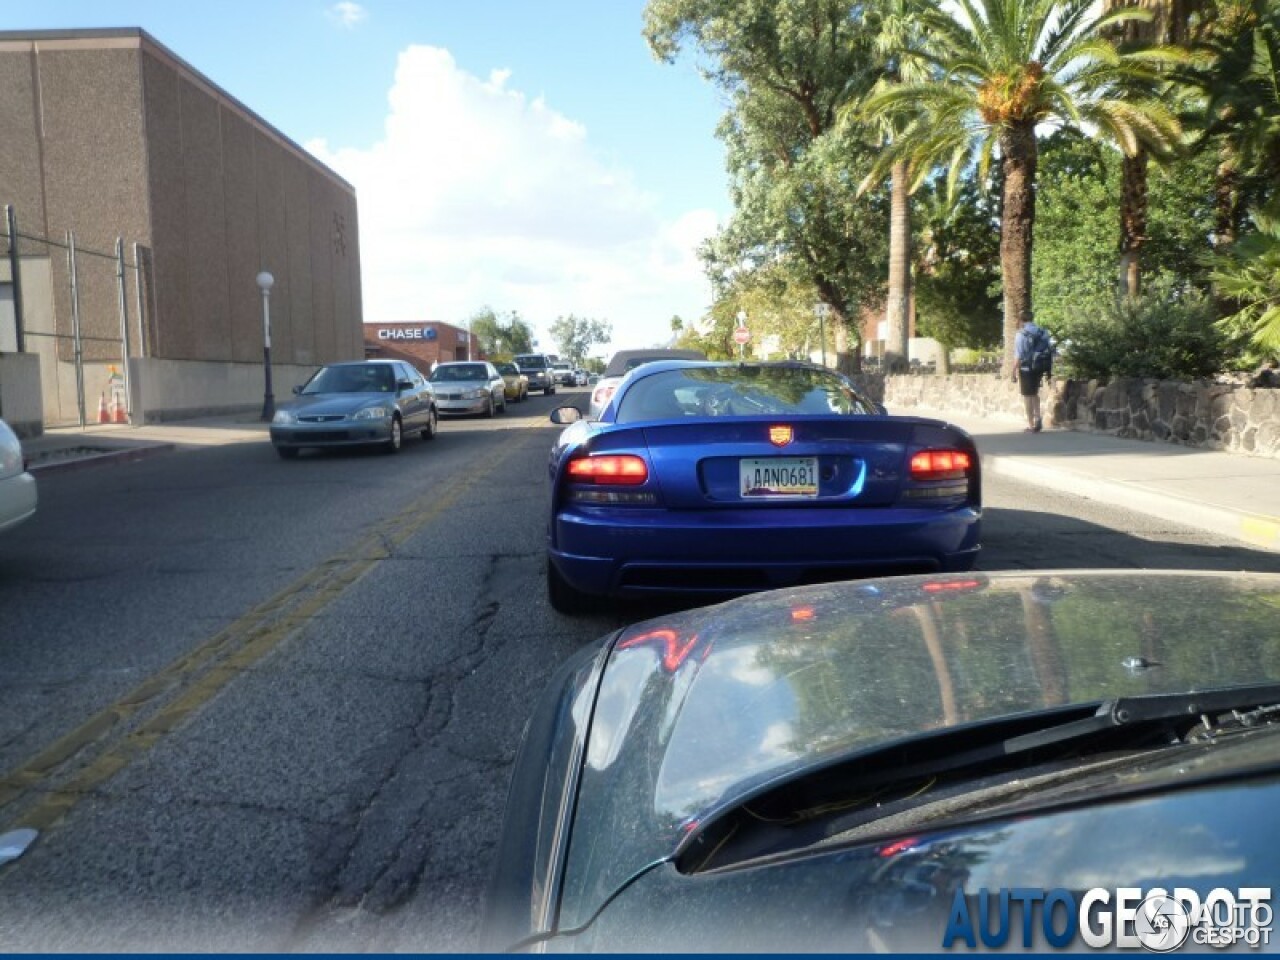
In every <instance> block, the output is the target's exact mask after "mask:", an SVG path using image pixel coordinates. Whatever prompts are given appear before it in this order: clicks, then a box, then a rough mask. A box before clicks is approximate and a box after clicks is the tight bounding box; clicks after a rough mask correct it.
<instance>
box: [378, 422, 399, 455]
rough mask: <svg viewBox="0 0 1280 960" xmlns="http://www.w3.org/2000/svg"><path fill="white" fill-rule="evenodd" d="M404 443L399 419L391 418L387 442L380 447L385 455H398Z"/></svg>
mask: <svg viewBox="0 0 1280 960" xmlns="http://www.w3.org/2000/svg"><path fill="white" fill-rule="evenodd" d="M403 443H404V427H403V426H401V425H400V418H399V417H392V418H391V436H390V437H388V438H387V442H386V443H384V444H383V445H382V449H383V450H384V451H385V452H386V453H399V452H400V447H401V445H402V444H403Z"/></svg>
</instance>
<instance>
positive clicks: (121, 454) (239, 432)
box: [22, 414, 267, 476]
mask: <svg viewBox="0 0 1280 960" xmlns="http://www.w3.org/2000/svg"><path fill="white" fill-rule="evenodd" d="M266 439H267V425H266V424H265V423H262V422H261V421H260V420H259V419H258V418H257V417H256V416H255V415H252V414H242V415H240V416H238V417H207V418H202V419H199V420H183V421H179V422H174V423H164V424H151V425H148V426H144V427H131V426H129V425H128V424H125V423H91V424H88V425H87V426H85V427H84V428H83V429H81V428H80V427H53V428H50V429H47V430H45V432H44V434H43V435H42V436H39V437H36V438H35V439H33V440H23V441H22V452H23V453H24V454H25V455H26V457H27V461H28V469H29V470H30V471H31V473H33V474H35V475H36V476H40V475H41V474H44V473H55V472H61V471H64V470H79V469H83V468H85V467H94V466H99V465H102V464H107V463H121V462H125V461H130V460H141V459H143V458H145V457H151V456H156V455H157V454H162V453H169V452H171V451H173V450H180V449H198V448H200V447H209V446H221V445H223V444H228V443H246V442H251V441H257V440H266Z"/></svg>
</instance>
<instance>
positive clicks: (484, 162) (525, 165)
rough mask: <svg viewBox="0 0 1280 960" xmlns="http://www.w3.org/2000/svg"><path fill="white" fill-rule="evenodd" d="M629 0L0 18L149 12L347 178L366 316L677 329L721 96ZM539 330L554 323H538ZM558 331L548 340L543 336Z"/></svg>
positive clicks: (225, 3)
mask: <svg viewBox="0 0 1280 960" xmlns="http://www.w3.org/2000/svg"><path fill="white" fill-rule="evenodd" d="M643 8H644V4H643V2H641V0H539V2H536V3H534V2H528V0H501V2H499V0H418V2H410V0H361V2H359V3H358V4H357V3H353V2H350V0H348V2H345V3H337V2H333V0H317V2H308V0H281V2H270V0H266V2H261V3H252V2H246V0H222V2H218V3H200V4H195V3H189V2H186V0H167V2H159V0H94V2H89V0H45V2H42V3H30V4H17V3H13V2H10V3H6V4H5V5H4V8H3V12H0V29H69V28H84V27H111V26H116V27H119V26H130V27H132V26H140V27H142V28H143V29H145V30H147V31H148V32H149V33H151V34H152V35H153V36H154V37H155V38H156V39H157V40H159V41H160V42H161V43H163V44H165V45H166V46H167V47H169V48H170V49H171V50H173V51H174V52H175V53H176V54H178V55H179V56H180V57H182V58H183V59H185V60H186V61H187V62H189V63H190V64H191V65H192V66H193V67H195V68H196V69H197V70H199V71H201V72H202V73H204V74H205V75H206V76H208V77H209V78H210V79H211V80H213V81H214V82H215V83H217V84H218V85H219V86H221V87H223V88H224V89H226V90H227V91H228V92H229V93H231V94H232V95H233V96H235V97H237V98H238V99H240V100H242V101H243V102H244V103H245V104H246V105H248V106H249V107H250V108H251V109H253V110H255V111H256V112H257V113H259V114H260V115H261V116H262V117H263V118H264V119H266V120H267V121H268V122H270V123H272V124H274V125H275V126H276V127H278V128H279V129H280V130H281V131H283V132H284V133H285V134H287V135H288V136H290V137H291V138H293V139H294V140H296V141H297V142H298V143H301V144H303V145H304V146H306V147H307V148H308V149H310V150H312V151H313V152H315V153H316V154H317V155H318V156H320V157H321V159H323V160H324V161H325V162H327V163H329V164H330V165H332V166H334V167H335V168H336V169H338V171H339V172H340V173H342V174H343V175H344V176H346V177H347V179H349V180H351V181H352V182H354V183H355V185H356V188H357V191H358V195H359V201H360V221H361V222H360V227H361V249H362V275H363V281H364V287H365V319H366V321H367V322H387V321H395V320H405V321H417V320H444V321H448V322H460V321H462V320H463V319H464V318H465V316H466V315H467V314H468V313H470V312H471V311H473V310H475V309H478V308H480V307H482V306H485V305H490V306H492V307H494V308H495V309H498V310H511V309H516V310H519V311H520V312H521V314H522V315H524V316H525V317H526V318H527V319H528V320H530V321H531V322H532V323H533V324H534V326H535V328H538V329H541V330H545V328H546V325H547V324H548V323H549V322H550V321H551V320H553V319H555V317H556V316H557V315H558V314H561V313H570V312H573V313H578V314H585V315H590V316H603V317H606V318H607V319H609V320H610V321H611V322H612V323H613V325H614V332H615V336H614V344H613V346H614V347H617V348H623V347H631V346H645V345H649V344H651V343H654V342H657V341H659V340H661V339H663V338H665V337H666V336H667V335H668V332H669V323H668V321H669V319H670V317H671V315H672V314H673V313H679V314H681V315H682V316H684V317H686V318H690V317H696V316H699V315H700V314H701V313H702V312H703V310H705V308H706V306H707V305H708V301H709V297H710V291H709V288H708V287H707V284H706V281H705V278H703V277H702V275H701V270H700V267H699V266H698V264H697V262H696V258H695V257H694V255H693V250H694V248H696V245H697V243H698V242H699V241H700V240H701V239H702V238H703V237H705V236H706V235H707V234H708V233H710V232H711V231H712V230H713V229H714V227H715V224H716V222H723V220H724V218H725V217H726V216H727V214H728V212H729V201H728V197H727V190H726V178H725V174H724V164H723V149H722V146H721V144H720V143H719V141H717V140H716V139H715V137H714V128H715V124H716V122H717V120H718V119H719V117H720V115H721V113H722V112H723V104H722V102H721V99H720V96H719V94H718V93H717V91H716V90H715V89H713V87H712V86H711V85H710V84H708V83H707V82H706V81H704V80H703V79H702V78H701V77H700V76H698V74H697V72H696V70H695V68H694V65H693V62H692V59H691V58H689V57H685V58H684V59H682V60H681V61H680V62H679V63H677V64H675V65H664V64H660V63H658V62H657V61H655V60H654V59H653V57H652V56H651V54H650V53H649V50H648V47H647V46H646V44H645V42H644V39H643V37H642V36H641V34H640V26H641V15H642V11H643ZM544 340H545V338H544ZM544 345H546V346H550V345H549V344H544Z"/></svg>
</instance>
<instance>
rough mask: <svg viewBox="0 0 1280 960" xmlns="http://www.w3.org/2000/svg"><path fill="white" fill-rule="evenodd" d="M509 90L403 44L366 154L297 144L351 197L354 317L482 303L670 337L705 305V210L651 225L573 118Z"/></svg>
mask: <svg viewBox="0 0 1280 960" xmlns="http://www.w3.org/2000/svg"><path fill="white" fill-rule="evenodd" d="M511 79H512V78H511V73H510V71H508V70H494V71H492V72H491V73H490V74H489V76H488V77H487V78H485V79H481V78H479V77H476V76H473V75H471V74H469V73H467V72H465V71H463V70H461V69H460V68H459V67H458V66H457V64H456V63H455V62H454V59H453V57H452V56H451V55H450V54H449V52H448V51H447V50H442V49H439V48H435V47H425V46H414V47H410V48H408V49H407V50H405V51H404V52H403V53H401V55H400V60H399V64H398V66H397V70H396V78H395V84H394V86H393V87H392V89H391V91H390V94H389V98H388V100H389V113H388V116H387V119H386V126H385V133H384V136H383V138H382V139H381V140H380V141H379V142H378V143H375V144H374V145H373V146H371V147H369V148H368V149H352V148H335V147H331V146H330V145H329V144H328V143H326V142H325V141H315V142H312V143H309V144H308V145H307V146H308V149H310V150H311V151H312V152H313V153H314V154H315V155H316V156H317V157H319V159H320V160H322V161H323V162H325V163H327V164H329V165H330V166H332V167H333V168H334V169H336V170H337V171H338V172H339V173H341V174H342V175H343V176H344V177H346V178H347V179H349V180H350V181H351V182H352V183H354V184H355V186H356V190H357V196H358V202H359V207H360V246H361V273H362V285H363V288H364V297H365V303H364V315H365V319H366V320H367V321H369V322H390V321H400V320H404V321H410V320H442V321H446V322H454V323H456V322H459V321H461V320H464V319H465V318H466V317H467V316H468V315H469V314H471V313H472V312H474V311H475V310H477V309H479V308H481V307H482V306H484V305H486V304H488V305H490V306H493V307H494V308H495V309H498V310H511V309H515V310H519V311H520V313H521V314H522V315H523V316H524V317H525V318H526V319H528V320H529V321H530V322H531V323H533V324H534V326H535V327H536V328H539V329H540V330H542V331H544V332H545V329H546V327H547V325H548V324H549V323H550V322H551V321H553V320H554V319H555V318H556V317H557V316H559V315H561V314H567V313H576V314H579V315H586V316H593V317H602V318H605V319H608V320H609V321H611V322H612V324H613V330H614V344H615V345H616V346H617V347H618V348H622V347H626V346H647V345H650V344H653V343H656V342H659V341H663V340H665V339H667V338H669V336H670V324H669V320H670V318H671V315H672V314H673V313H679V314H681V316H683V317H685V318H686V319H689V318H692V317H697V316H700V315H701V314H702V312H703V311H704V310H705V308H706V307H707V305H708V303H709V301H710V288H709V286H708V284H707V281H706V279H705V277H704V275H703V272H702V268H701V266H700V264H699V262H698V260H697V257H696V253H695V251H696V248H697V245H698V244H699V243H700V242H701V241H702V240H703V239H704V238H705V237H707V236H708V235H710V233H711V232H712V231H714V229H715V215H714V213H712V212H711V211H710V210H692V211H688V212H686V213H684V214H683V215H681V216H679V217H678V218H676V219H675V220H673V221H671V220H664V219H663V218H662V217H661V216H660V215H659V214H658V212H657V208H658V200H657V198H656V197H655V196H654V195H653V194H651V193H649V192H648V191H646V190H645V189H643V188H642V187H641V186H640V185H639V184H638V183H636V182H635V178H634V176H633V174H632V173H631V172H630V171H628V170H626V169H620V168H617V167H613V166H610V165H608V164H606V163H604V162H602V161H601V160H600V159H599V157H598V154H597V153H596V151H595V150H594V149H593V147H592V144H591V143H590V140H589V137H588V132H587V130H586V129H585V128H584V127H583V126H582V125H581V124H580V123H576V122H574V121H573V120H572V119H570V118H568V117H566V116H564V115H562V114H560V113H558V112H557V111H556V110H554V109H553V108H552V107H551V106H549V105H548V104H547V103H546V101H545V100H544V99H543V98H541V97H529V96H528V95H526V94H525V93H523V92H521V91H519V90H517V89H514V88H513V87H512V86H511V84H510V81H511ZM542 345H543V346H544V347H546V348H548V349H549V348H550V347H551V344H550V342H549V340H547V339H546V338H545V336H544V338H543V343H542Z"/></svg>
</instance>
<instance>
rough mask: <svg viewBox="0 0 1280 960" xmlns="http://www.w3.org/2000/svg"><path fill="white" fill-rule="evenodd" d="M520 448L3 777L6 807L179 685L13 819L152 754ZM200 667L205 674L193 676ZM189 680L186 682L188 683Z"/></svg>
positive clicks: (40, 811) (413, 506) (321, 568)
mask: <svg viewBox="0 0 1280 960" xmlns="http://www.w3.org/2000/svg"><path fill="white" fill-rule="evenodd" d="M514 450H515V447H514V445H504V446H502V447H499V448H498V450H497V453H496V454H494V455H492V456H490V457H488V458H486V459H485V460H482V461H481V462H480V463H478V464H472V466H471V469H470V470H468V471H467V472H466V473H464V474H463V475H462V476H460V477H459V478H458V479H456V480H454V481H453V482H452V483H450V484H449V485H447V486H446V487H445V488H444V489H443V490H436V491H432V492H430V493H425V494H423V495H422V496H421V497H419V498H418V499H417V500H414V501H413V502H412V503H410V504H409V505H408V506H406V507H405V508H404V509H402V510H400V511H399V512H398V513H396V514H395V515H394V516H392V517H390V518H388V519H386V520H384V521H382V522H381V523H379V524H378V525H377V526H376V527H375V528H374V529H373V531H372V532H370V533H369V534H368V535H367V536H365V537H364V538H363V539H361V540H359V541H357V543H356V544H355V545H354V546H352V547H351V548H350V549H348V550H345V551H343V552H342V553H339V554H337V555H335V556H333V557H330V558H329V559H328V560H325V561H323V562H321V563H320V564H318V565H317V566H315V567H313V568H311V570H309V571H307V573H305V574H303V575H302V576H301V577H299V578H298V579H297V580H295V581H294V582H293V583H291V584H289V585H288V586H287V587H285V588H284V589H283V590H281V591H280V592H278V593H276V594H275V595H274V596H272V597H269V598H268V599H266V600H264V601H263V602H262V603H260V604H258V605H257V606H256V607H253V608H252V609H251V610H250V611H249V612H248V613H246V614H245V615H244V616H242V617H240V618H239V619H238V620H236V621H235V622H234V623H232V624H230V625H229V626H227V627H225V628H224V629H222V630H220V631H219V632H218V633H217V634H215V635H214V636H213V637H212V638H210V639H209V640H207V641H205V642H204V643H203V644H201V645H200V646H199V647H197V648H196V649H195V650H192V651H190V652H188V653H186V654H183V655H182V656H181V657H179V658H178V659H177V660H174V661H173V662H172V663H170V664H169V665H168V666H166V667H164V668H162V669H161V670H160V671H158V672H157V673H155V674H153V675H152V676H150V677H149V678H147V679H146V680H144V681H143V682H142V683H141V684H139V685H138V686H137V687H135V688H134V689H133V690H131V691H130V692H129V693H127V694H125V695H124V696H123V697H121V698H120V699H119V700H117V701H116V702H115V703H113V704H111V705H110V706H109V707H106V708H105V709H103V710H101V711H100V712H99V713H97V714H96V715H95V716H93V717H91V718H90V719H89V720H87V721H85V722H84V723H83V724H81V725H80V726H79V727H77V728H76V729H75V730H73V731H71V732H70V733H68V734H66V735H65V736H63V737H61V738H60V739H58V740H57V741H55V742H54V743H53V744H52V745H50V746H48V747H46V748H45V749H44V750H42V751H41V752H40V753H38V754H37V755H36V756H35V757H33V758H32V759H30V760H29V761H27V762H26V763H25V764H23V765H22V766H21V767H19V768H17V769H16V770H14V771H13V772H12V773H10V774H8V775H7V776H5V777H4V778H2V779H0V808H3V807H5V806H7V805H9V804H11V803H13V802H14V801H16V800H18V799H19V798H21V797H23V796H26V795H27V794H28V793H30V792H32V791H33V790H36V789H37V788H39V787H40V786H41V784H42V783H44V782H45V781H46V780H48V779H49V778H50V777H52V776H54V775H55V774H56V773H57V772H58V771H59V769H60V768H62V767H63V766H64V765H66V764H69V763H70V762H72V761H73V760H75V759H76V758H77V757H79V756H81V755H82V754H84V753H85V751H87V750H89V749H90V748H91V747H93V746H94V745H95V744H98V743H99V742H100V741H102V740H104V739H106V738H108V737H110V736H111V735H112V734H113V733H116V732H117V731H120V730H122V728H123V727H124V726H125V725H126V724H127V723H128V722H129V721H131V720H133V719H134V718H135V717H137V716H138V715H139V714H141V713H143V712H144V711H145V710H146V708H148V707H152V706H157V705H158V704H159V701H160V700H161V699H162V698H163V697H164V696H165V695H166V694H168V693H170V692H172V691H174V690H175V688H177V689H178V691H179V693H178V696H177V697H176V698H175V699H173V700H172V701H170V702H169V703H167V704H164V705H163V706H160V707H159V709H157V710H156V711H155V712H154V713H152V715H151V716H149V717H148V718H147V719H145V720H143V721H142V722H141V723H140V724H139V725H138V726H137V727H136V728H135V729H133V730H132V731H129V732H125V733H123V736H122V737H121V738H120V739H119V740H118V741H117V742H116V743H114V744H111V745H110V746H108V747H107V749H106V750H105V751H104V752H102V753H101V754H99V755H98V756H97V757H95V758H94V759H92V760H90V761H89V763H88V764H86V765H85V766H84V767H83V768H82V769H81V770H80V771H78V772H77V773H75V774H74V775H72V776H71V777H70V778H69V779H68V780H67V781H66V782H65V783H63V784H61V785H60V786H57V787H55V788H52V789H50V790H48V791H47V792H45V793H43V795H42V796H41V797H40V799H39V800H38V801H37V802H36V803H35V804H34V805H33V806H32V807H30V808H29V809H27V810H26V811H24V812H23V814H22V815H21V816H20V817H19V818H18V820H17V822H16V824H15V825H14V826H16V827H32V828H35V829H36V830H40V831H42V832H43V831H46V830H48V829H49V828H50V827H52V826H53V825H55V824H56V823H57V822H58V821H59V820H61V819H62V818H63V817H64V816H65V815H66V814H67V813H68V812H69V811H70V810H71V809H72V808H73V807H74V806H75V805H76V804H77V803H79V801H80V800H81V799H83V798H84V797H85V796H86V795H87V794H89V792H90V791H92V790H94V789H96V788H97V787H99V786H101V785H102V784H104V783H105V782H106V781H108V780H110V779H111V778H112V777H114V776H115V775H116V774H117V773H119V772H120V771H121V770H123V769H125V768H126V767H128V766H129V765H130V764H131V763H132V762H133V761H134V760H136V759H138V758H139V757H140V756H142V755H144V754H145V753H147V752H148V751H149V750H150V749H151V748H152V747H154V746H155V745H156V744H157V743H159V742H160V741H161V740H162V739H163V738H164V737H165V736H167V735H168V734H170V733H172V732H173V731H174V730H176V729H177V728H178V727H179V726H180V725H181V724H182V723H183V722H185V721H186V720H187V719H188V718H189V717H190V716H191V715H192V714H193V713H194V712H195V711H196V710H198V709H199V708H200V707H202V706H204V705H205V704H206V703H208V702H209V701H210V700H212V699H213V698H214V697H215V696H216V695H217V694H218V693H219V692H221V691H222V689H223V688H225V687H226V686H227V684H229V683H230V682H231V681H232V680H234V679H235V678H236V677H238V676H240V675H241V674H242V673H244V672H245V671H246V670H248V669H249V668H251V667H252V666H254V665H255V664H256V663H258V661H260V660H261V659H262V658H263V657H265V656H266V655H267V654H269V653H271V652H272V651H273V650H274V649H276V647H277V646H278V645H279V644H280V643H281V641H283V640H284V639H286V638H287V637H289V636H291V635H292V634H294V633H295V632H296V631H298V630H299V629H301V628H302V627H304V626H305V625H306V624H307V623H308V622H309V621H310V620H311V619H312V618H313V617H315V616H316V614H318V613H319V612H320V611H321V610H323V609H324V608H325V607H327V606H328V605H329V604H330V603H332V602H333V601H334V600H336V599H337V598H338V597H339V596H341V595H342V594H343V593H344V592H345V591H346V590H347V588H349V587H350V586H352V585H353V584H355V583H356V582H357V581H358V580H360V578H361V577H363V576H364V575H365V574H367V573H368V572H369V571H370V570H372V569H373V568H374V567H376V566H377V565H378V564H379V563H381V562H382V561H384V560H387V559H389V558H390V557H391V555H392V550H394V549H395V548H396V547H399V546H401V545H402V544H403V543H405V541H407V540H408V539H409V538H410V537H411V536H413V535H414V534H415V533H417V532H418V531H419V530H421V529H422V528H423V527H424V526H426V525H427V524H428V523H430V522H431V521H432V520H434V519H435V518H436V517H438V516H439V515H440V514H441V513H442V512H443V511H444V510H446V509H447V508H449V507H450V506H452V505H453V502H454V501H455V500H457V499H458V497H460V496H461V495H462V494H463V493H466V492H467V491H468V490H470V489H471V487H472V486H473V485H474V483H475V480H476V478H477V477H478V476H483V475H484V474H485V473H487V472H489V471H492V470H495V469H496V468H497V467H498V466H499V465H500V464H502V462H503V461H504V460H506V459H507V458H509V457H510V456H511V455H512V453H513V452H514ZM206 668H207V669H206ZM202 671H203V672H202ZM196 674H200V676H198V677H195V675H196ZM193 677H194V679H192V678H193ZM184 681H187V682H186V683H185V685H184Z"/></svg>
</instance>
